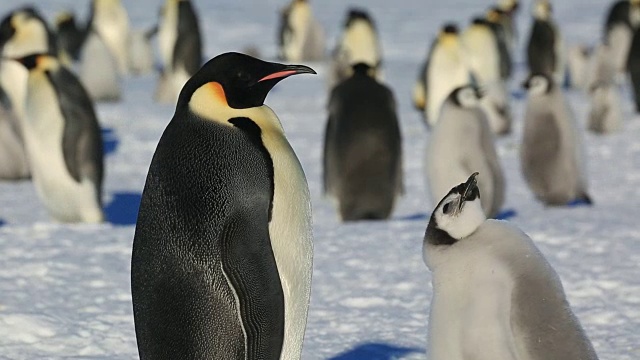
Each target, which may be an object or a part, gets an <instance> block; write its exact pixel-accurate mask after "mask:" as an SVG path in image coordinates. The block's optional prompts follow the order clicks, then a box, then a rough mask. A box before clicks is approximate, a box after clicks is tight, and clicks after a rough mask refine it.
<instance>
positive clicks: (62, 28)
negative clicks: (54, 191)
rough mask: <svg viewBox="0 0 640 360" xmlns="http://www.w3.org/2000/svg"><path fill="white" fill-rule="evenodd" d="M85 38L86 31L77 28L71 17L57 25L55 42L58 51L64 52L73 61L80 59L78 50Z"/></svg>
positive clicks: (73, 18)
mask: <svg viewBox="0 0 640 360" xmlns="http://www.w3.org/2000/svg"><path fill="white" fill-rule="evenodd" d="M86 37H87V31H86V29H85V28H84V27H83V28H80V27H78V25H77V24H76V20H75V17H74V16H73V15H71V16H69V17H68V18H66V19H64V20H62V21H60V22H59V23H58V24H57V28H56V40H57V45H58V49H59V50H60V51H66V52H67V54H69V56H71V58H72V59H73V60H79V59H80V49H81V48H82V44H83V43H84V40H85V39H86Z"/></svg>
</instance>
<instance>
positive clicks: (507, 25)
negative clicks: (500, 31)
mask: <svg viewBox="0 0 640 360" xmlns="http://www.w3.org/2000/svg"><path fill="white" fill-rule="evenodd" d="M493 8H494V9H495V10H496V11H497V13H498V14H499V16H500V18H499V21H500V23H501V24H502V25H503V27H504V30H505V36H506V40H507V44H508V46H509V51H510V52H511V53H513V52H514V51H515V49H516V45H517V40H518V39H517V38H518V26H517V23H516V17H517V16H518V10H519V9H520V1H519V0H500V1H498V3H497V4H496V6H494V7H493Z"/></svg>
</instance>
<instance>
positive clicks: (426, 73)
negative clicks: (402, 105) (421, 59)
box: [413, 24, 472, 127]
mask: <svg viewBox="0 0 640 360" xmlns="http://www.w3.org/2000/svg"><path fill="white" fill-rule="evenodd" d="M471 80H472V79H471V72H470V69H469V64H468V63H467V59H466V54H465V52H464V48H463V47H462V44H461V42H460V36H459V33H458V27H457V26H456V25H454V24H446V25H444V26H443V27H442V29H441V31H440V34H439V35H438V37H437V38H436V39H435V40H434V42H433V44H432V45H431V50H430V51H429V55H428V57H427V60H426V61H425V63H424V65H423V66H422V68H421V71H420V73H419V76H418V81H417V83H416V85H415V87H414V92H413V99H414V105H415V106H416V108H418V109H419V108H421V107H423V108H424V115H425V121H426V123H427V126H429V127H433V126H434V125H435V123H436V121H437V120H438V114H439V113H440V107H441V106H442V103H443V102H444V101H445V99H446V98H447V96H449V94H450V93H451V91H452V90H453V89H455V88H457V87H459V86H463V85H467V84H469V83H470V82H471ZM421 95H422V96H421ZM421 105H424V106H421Z"/></svg>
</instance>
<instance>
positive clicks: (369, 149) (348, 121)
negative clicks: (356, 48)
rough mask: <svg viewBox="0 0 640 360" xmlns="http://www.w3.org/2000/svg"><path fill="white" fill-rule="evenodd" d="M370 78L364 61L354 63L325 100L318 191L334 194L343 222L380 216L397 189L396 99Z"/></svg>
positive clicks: (399, 146) (390, 207)
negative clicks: (350, 72)
mask: <svg viewBox="0 0 640 360" xmlns="http://www.w3.org/2000/svg"><path fill="white" fill-rule="evenodd" d="M374 77H375V71H374V69H373V68H371V67H370V66H369V65H368V64H365V63H359V64H356V65H354V66H353V75H352V76H351V77H350V78H349V79H347V80H345V81H343V82H341V83H340V84H338V85H337V86H336V87H335V88H334V89H333V90H332V91H331V95H330V98H329V119H328V121H327V127H326V130H325V143H324V144H325V145H324V189H325V193H326V194H327V195H329V196H332V197H333V198H335V200H336V202H337V205H338V206H337V207H338V210H339V213H340V217H341V219H342V220H343V221H354V220H380V219H386V218H388V217H389V216H390V215H391V212H392V210H393V205H394V203H395V200H396V198H397V196H398V195H400V194H401V193H402V142H401V137H400V124H399V123H398V117H397V114H396V103H395V99H394V97H393V93H392V92H391V90H390V89H389V88H388V87H386V86H385V85H383V84H382V83H379V82H378V81H377V80H375V78H374Z"/></svg>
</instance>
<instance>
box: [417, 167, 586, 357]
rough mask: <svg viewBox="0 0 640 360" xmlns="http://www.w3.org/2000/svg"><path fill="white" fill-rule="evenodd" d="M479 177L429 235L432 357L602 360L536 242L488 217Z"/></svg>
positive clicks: (434, 217)
mask: <svg viewBox="0 0 640 360" xmlns="http://www.w3.org/2000/svg"><path fill="white" fill-rule="evenodd" d="M477 176H478V173H474V174H472V175H471V176H470V177H469V178H468V179H467V181H466V182H465V183H462V184H460V185H457V186H455V187H453V188H452V189H451V190H450V191H449V193H447V194H446V195H445V196H444V197H443V198H442V200H440V202H439V203H438V205H437V206H436V207H435V209H434V210H433V213H432V214H431V218H430V220H429V224H428V226H427V229H426V232H425V236H424V241H423V256H424V261H425V263H426V265H427V267H428V268H429V270H431V273H432V284H433V298H432V300H431V306H430V313H429V328H428V331H429V333H428V338H429V340H428V342H429V346H428V349H429V350H428V358H429V359H431V360H445V359H446V360H463V359H469V358H474V359H492V360H509V359H527V360H533V359H566V360H597V358H598V357H597V355H596V353H595V351H594V349H593V346H592V345H591V342H590V341H589V339H588V337H587V336H586V334H585V332H584V330H583V329H582V327H581V326H580V322H579V321H578V319H577V317H576V316H575V315H574V313H573V311H572V310H571V307H570V305H569V303H568V301H567V298H566V295H565V293H564V290H563V288H562V283H561V282H560V278H559V277H558V275H557V274H556V272H555V271H554V269H553V268H552V267H551V265H550V264H549V262H548V261H547V260H546V259H545V257H544V256H543V254H542V253H541V252H540V251H539V250H538V248H537V247H536V246H535V244H534V242H533V241H532V240H531V239H530V238H529V237H528V236H527V235H526V234H525V233H523V232H522V231H520V230H519V229H517V228H515V227H514V226H513V225H510V224H509V223H508V222H506V221H500V220H487V219H486V218H485V217H484V212H483V210H482V206H481V204H480V195H481V194H480V192H479V189H478V186H477V180H476V178H477ZM550 329H552V330H550ZM470 354H473V356H471V355H470Z"/></svg>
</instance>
